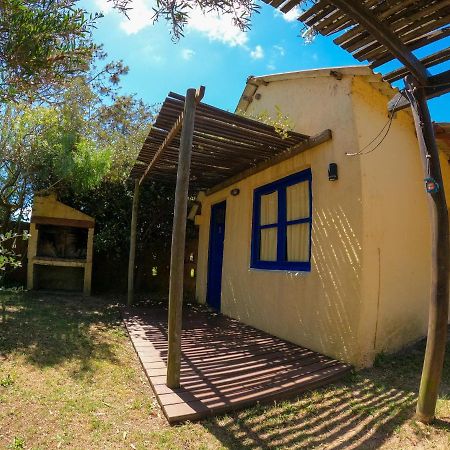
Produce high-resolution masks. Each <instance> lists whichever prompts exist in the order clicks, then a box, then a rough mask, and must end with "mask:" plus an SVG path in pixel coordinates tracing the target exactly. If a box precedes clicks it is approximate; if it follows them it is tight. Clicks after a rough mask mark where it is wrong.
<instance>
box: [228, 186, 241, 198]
mask: <svg viewBox="0 0 450 450" xmlns="http://www.w3.org/2000/svg"><path fill="white" fill-rule="evenodd" d="M240 192H241V190H240V189H239V188H234V189H231V191H230V194H231V195H232V196H233V197H236V196H237V195H239V193H240Z"/></svg>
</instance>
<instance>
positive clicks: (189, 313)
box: [124, 308, 351, 423]
mask: <svg viewBox="0 0 450 450" xmlns="http://www.w3.org/2000/svg"><path fill="white" fill-rule="evenodd" d="M124 322H125V325H126V327H127V330H128V333H129V336H130V338H131V341H132V343H133V346H134V348H135V350H136V352H137V354H138V356H139V359H140V361H141V363H142V366H143V368H144V370H145V372H146V374H147V376H148V379H149V380H150V383H151V385H152V388H153V390H154V392H155V394H156V397H157V399H158V402H159V404H160V405H161V408H162V410H163V412H164V414H165V416H166V417H167V420H168V421H169V422H170V423H176V422H182V421H185V420H194V419H201V418H204V417H207V416H211V415H216V414H219V413H225V412H227V411H230V410H234V409H238V408H243V407H246V406H250V405H254V404H256V403H258V402H260V403H263V402H270V401H274V400H280V399H285V398H288V397H292V396H295V395H296V394H298V393H301V392H303V391H305V390H308V389H312V388H316V387H318V386H321V385H324V384H327V383H331V382H333V381H335V380H337V379H339V378H340V377H342V376H343V375H344V374H345V373H347V372H349V371H350V369H351V367H350V366H349V365H347V364H343V363H341V362H339V361H336V360H333V359H331V358H328V357H326V356H323V355H321V354H319V353H316V352H313V351H311V350H308V349H307V348H303V347H299V346H297V345H294V344H291V343H289V342H286V341H283V340H281V339H278V338H276V337H273V336H271V335H269V334H267V333H264V332H262V331H260V330H256V329H255V328H252V327H250V326H247V325H244V324H242V323H240V322H238V321H236V320H233V319H230V318H228V317H225V316H222V315H220V314H214V313H209V312H207V311H204V310H202V309H200V310H193V309H187V308H185V311H184V314H183V334H182V364H181V386H182V387H181V388H179V389H174V390H172V389H170V388H168V387H167V386H166V361H167V310H165V309H137V308H136V309H131V310H127V311H125V312H124Z"/></svg>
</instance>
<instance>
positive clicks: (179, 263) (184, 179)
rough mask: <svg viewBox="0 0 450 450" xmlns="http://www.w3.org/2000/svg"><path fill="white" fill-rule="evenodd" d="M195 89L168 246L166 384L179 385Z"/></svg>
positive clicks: (187, 107) (187, 109)
mask: <svg viewBox="0 0 450 450" xmlns="http://www.w3.org/2000/svg"><path fill="white" fill-rule="evenodd" d="M195 93H196V91H195V89H188V90H187V92H186V99H185V103H184V114H183V128H182V130H181V139H180V150H179V156H178V170H177V184H176V188H175V207H174V212H173V230H172V250H171V256H170V281H169V346H168V347H169V348H168V356H167V386H168V387H170V388H177V387H179V386H180V366H181V325H182V324H181V318H182V312H183V311H182V309H183V281H184V251H185V241H186V216H187V200H188V189H189V171H190V165H191V153H192V136H193V131H194V117H195V106H196V104H195Z"/></svg>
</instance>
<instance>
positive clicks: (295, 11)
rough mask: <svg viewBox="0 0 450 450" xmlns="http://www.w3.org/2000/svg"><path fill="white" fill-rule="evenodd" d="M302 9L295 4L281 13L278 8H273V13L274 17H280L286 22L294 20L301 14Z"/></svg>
mask: <svg viewBox="0 0 450 450" xmlns="http://www.w3.org/2000/svg"><path fill="white" fill-rule="evenodd" d="M302 12H303V11H302V9H301V8H300V6H298V5H297V6H296V7H294V8H292V9H291V10H290V11H288V12H287V13H286V14H285V13H282V12H281V11H280V10H279V9H275V11H274V15H275V17H282V18H283V19H284V20H285V21H286V22H295V21H296V20H297V19H298V18H299V17H300V15H301V14H302Z"/></svg>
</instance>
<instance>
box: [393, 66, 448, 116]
mask: <svg viewBox="0 0 450 450" xmlns="http://www.w3.org/2000/svg"><path fill="white" fill-rule="evenodd" d="M424 91H425V95H426V98H427V99H428V100H429V99H431V98H435V97H439V96H441V95H444V94H447V93H448V92H450V70H447V71H446V72H442V73H440V74H438V75H433V76H431V77H430V78H428V84H427V86H426V87H425V88H424ZM399 97H401V98H399ZM409 106H411V103H410V102H409V100H408V99H407V98H406V97H405V96H404V95H403V94H402V93H401V92H399V93H398V94H396V95H395V96H394V97H393V98H392V99H391V100H390V101H389V103H388V109H389V111H393V110H394V112H395V111H399V110H401V109H404V108H408V107H409Z"/></svg>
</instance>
